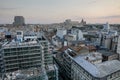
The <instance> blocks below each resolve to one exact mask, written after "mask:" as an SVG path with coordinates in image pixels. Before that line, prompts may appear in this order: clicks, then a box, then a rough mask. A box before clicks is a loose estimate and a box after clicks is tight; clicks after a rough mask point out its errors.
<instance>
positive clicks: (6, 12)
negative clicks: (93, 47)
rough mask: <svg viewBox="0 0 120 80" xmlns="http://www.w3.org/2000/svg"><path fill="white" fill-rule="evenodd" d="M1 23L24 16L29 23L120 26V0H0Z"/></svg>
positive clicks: (10, 21)
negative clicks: (112, 24)
mask: <svg viewBox="0 0 120 80" xmlns="http://www.w3.org/2000/svg"><path fill="white" fill-rule="evenodd" d="M0 1H1V2H0V24H4V23H13V19H14V16H24V17H25V22H26V23H41V24H42V23H43V24H49V23H59V22H63V21H64V20H66V19H71V20H75V21H79V22H80V21H81V19H82V18H83V19H85V21H87V23H105V22H109V23H120V4H119V3H120V0H116V1H115V0H49V1H48V0H0Z"/></svg>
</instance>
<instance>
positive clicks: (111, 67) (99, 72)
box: [73, 56, 120, 78]
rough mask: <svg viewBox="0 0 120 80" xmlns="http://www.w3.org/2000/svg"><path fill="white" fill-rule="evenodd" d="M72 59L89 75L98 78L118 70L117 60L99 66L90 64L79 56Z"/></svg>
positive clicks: (119, 64) (119, 65)
mask: <svg viewBox="0 0 120 80" xmlns="http://www.w3.org/2000/svg"><path fill="white" fill-rule="evenodd" d="M73 59H74V61H75V62H76V63H78V64H79V65H80V66H81V67H83V68H84V69H85V70H86V71H87V72H89V73H90V74H91V75H93V76H95V77H99V78H101V77H104V76H107V75H109V74H111V73H114V72H116V71H118V70H120V61H118V60H112V61H106V62H103V63H99V64H92V63H90V62H88V61H87V60H85V59H84V58H82V57H81V56H76V57H74V58H73Z"/></svg>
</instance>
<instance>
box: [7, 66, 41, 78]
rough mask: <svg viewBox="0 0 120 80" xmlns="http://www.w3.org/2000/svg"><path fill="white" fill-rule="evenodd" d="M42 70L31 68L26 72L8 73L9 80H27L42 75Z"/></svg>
mask: <svg viewBox="0 0 120 80" xmlns="http://www.w3.org/2000/svg"><path fill="white" fill-rule="evenodd" d="M42 73H43V72H42V68H29V69H26V70H18V71H14V72H10V73H6V78H7V80H11V78H12V80H25V79H27V78H30V77H34V76H40V75H42Z"/></svg>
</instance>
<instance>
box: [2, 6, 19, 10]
mask: <svg viewBox="0 0 120 80" xmlns="http://www.w3.org/2000/svg"><path fill="white" fill-rule="evenodd" d="M16 9H19V8H12V7H9V8H8V7H0V10H16Z"/></svg>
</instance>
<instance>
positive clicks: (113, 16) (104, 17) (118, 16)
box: [98, 15, 120, 19]
mask: <svg viewBox="0 0 120 80" xmlns="http://www.w3.org/2000/svg"><path fill="white" fill-rule="evenodd" d="M98 18H99V19H110V18H120V15H111V16H102V17H98Z"/></svg>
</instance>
